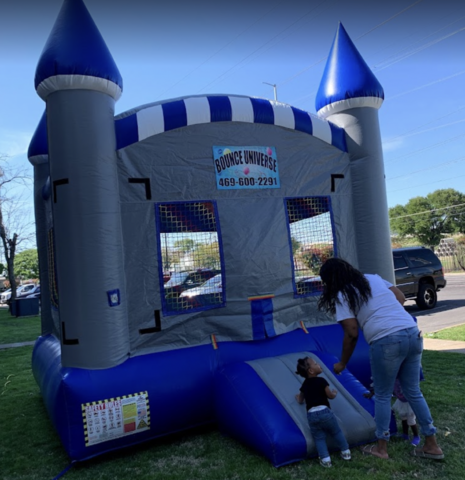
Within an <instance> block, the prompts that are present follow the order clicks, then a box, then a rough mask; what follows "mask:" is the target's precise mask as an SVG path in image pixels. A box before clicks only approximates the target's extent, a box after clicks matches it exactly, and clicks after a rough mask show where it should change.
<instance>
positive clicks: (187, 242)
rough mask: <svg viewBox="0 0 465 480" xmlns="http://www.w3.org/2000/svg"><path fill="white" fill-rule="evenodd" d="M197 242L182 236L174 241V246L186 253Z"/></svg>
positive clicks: (192, 248)
mask: <svg viewBox="0 0 465 480" xmlns="http://www.w3.org/2000/svg"><path fill="white" fill-rule="evenodd" d="M196 245H197V243H196V242H195V241H194V240H192V238H184V239H182V240H177V241H176V242H174V248H176V249H178V250H179V251H180V252H182V253H188V252H190V251H192V250H194V248H195V247H196Z"/></svg>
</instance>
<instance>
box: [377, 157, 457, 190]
mask: <svg viewBox="0 0 465 480" xmlns="http://www.w3.org/2000/svg"><path fill="white" fill-rule="evenodd" d="M463 160H465V157H459V158H456V159H455V160H449V161H447V162H442V163H438V164H436V165H435V166H434V167H429V168H422V169H421V170H415V171H414V172H410V173H408V174H406V175H398V176H397V177H389V178H387V179H386V180H397V179H398V178H408V177H411V176H412V175H415V173H423V172H426V171H428V170H434V169H435V168H440V167H443V166H445V165H450V164H452V163H458V162H462V161H463ZM409 188H410V187H409Z"/></svg>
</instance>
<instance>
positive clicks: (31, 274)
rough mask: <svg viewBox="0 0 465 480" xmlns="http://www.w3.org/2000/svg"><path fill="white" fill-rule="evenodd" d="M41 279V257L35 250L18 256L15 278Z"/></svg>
mask: <svg viewBox="0 0 465 480" xmlns="http://www.w3.org/2000/svg"><path fill="white" fill-rule="evenodd" d="M19 276H21V277H23V278H28V279H29V278H39V257H38V255H37V250H36V249H35V248H30V249H29V250H24V251H22V252H20V253H17V254H16V258H15V277H19Z"/></svg>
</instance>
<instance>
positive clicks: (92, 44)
mask: <svg viewBox="0 0 465 480" xmlns="http://www.w3.org/2000/svg"><path fill="white" fill-rule="evenodd" d="M35 85H36V89H37V93H38V94H39V95H40V96H41V97H42V98H43V99H44V100H45V101H46V104H47V130H48V139H49V160H50V177H51V190H52V199H51V205H52V210H53V229H50V232H49V234H48V236H49V238H48V251H49V252H51V254H52V255H53V268H54V270H55V271H54V278H55V281H56V286H57V294H58V302H57V303H58V305H57V306H58V311H59V317H60V320H59V321H60V328H59V332H60V334H61V343H62V364H63V366H69V367H80V368H87V367H88V368H107V367H109V366H114V365H115V364H119V363H121V362H123V361H124V360H125V359H127V358H128V352H129V350H130V349H129V339H128V331H127V329H128V327H127V302H126V295H125V291H126V287H125V277H124V270H123V265H124V260H123V247H122V232H121V209H120V203H119V185H118V174H117V167H116V152H115V147H116V139H115V128H114V104H115V101H116V100H117V99H118V98H119V96H120V95H121V91H122V78H121V75H120V73H119V71H118V68H117V67H116V64H115V62H114V60H113V58H112V57H111V54H110V52H109V50H108V48H107V46H106V45H105V42H104V41H103V39H102V37H101V35H100V33H99V31H98V29H97V27H96V26H95V24H94V21H93V20H92V18H91V16H90V14H89V12H88V11H87V9H86V7H85V5H84V4H83V2H82V0H65V1H64V4H63V7H62V9H61V11H60V13H59V15H58V18H57V20H56V22H55V25H54V27H53V30H52V32H51V34H50V37H49V39H48V41H47V43H46V45H45V48H44V50H43V52H42V55H41V57H40V60H39V62H38V66H37V70H36V76H35ZM35 145H36V144H35V143H34V146H31V149H33V148H36V147H35ZM41 180H44V179H43V178H42V176H41ZM50 268H52V267H50Z"/></svg>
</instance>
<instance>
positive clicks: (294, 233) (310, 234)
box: [286, 197, 335, 296]
mask: <svg viewBox="0 0 465 480" xmlns="http://www.w3.org/2000/svg"><path fill="white" fill-rule="evenodd" d="M286 209H287V216H288V220H289V233H290V241H291V245H292V257H293V258H292V260H293V267H294V291H295V294H296V295H297V296H302V295H318V294H320V293H321V291H322V284H321V280H320V277H319V276H318V273H319V270H320V267H321V265H322V264H323V263H324V261H325V260H326V259H328V258H330V257H332V256H334V249H335V244H334V236H333V228H332V218H331V214H332V212H331V205H330V198H329V197H304V198H288V199H286Z"/></svg>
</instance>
